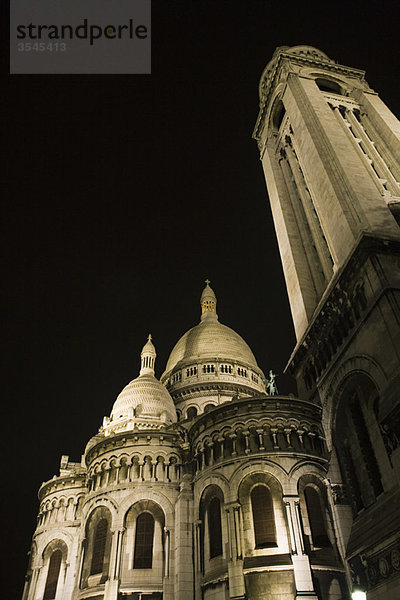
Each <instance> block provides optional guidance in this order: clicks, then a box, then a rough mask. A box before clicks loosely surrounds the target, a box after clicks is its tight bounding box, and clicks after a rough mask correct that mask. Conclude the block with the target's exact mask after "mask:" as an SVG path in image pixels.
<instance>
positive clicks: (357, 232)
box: [253, 46, 400, 600]
mask: <svg viewBox="0 0 400 600" xmlns="http://www.w3.org/2000/svg"><path fill="white" fill-rule="evenodd" d="M259 93H260V111H259V115H258V118H257V122H256V126H255V129H254V134H253V137H254V138H255V139H256V140H257V143H258V147H259V150H260V158H261V161H262V165H263V169H264V173H265V178H266V183H267V189H268V196H269V201H270V204H271V209H272V215H273V219H274V224H275V229H276V234H277V238H278V243H279V248H280V254H281V260H282V264H283V269H284V274H285V280H286V286H287V290H288V295H289V301H290V307H291V312H292V317H293V322H294V327H295V331H296V338H297V344H296V347H295V349H294V351H293V353H292V356H291V357H290V360H289V363H288V366H287V371H289V372H290V373H291V374H293V375H294V376H295V377H296V380H297V383H298V390H299V396H300V397H301V398H303V399H306V400H309V401H311V402H313V403H315V404H319V405H321V406H322V410H323V423H324V429H325V435H326V439H327V445H328V449H329V451H330V464H329V469H328V471H327V479H326V481H327V485H328V487H329V489H330V494H331V515H332V520H333V522H334V524H335V532H336V536H337V540H338V544H339V547H340V549H341V550H340V551H341V556H342V559H343V561H344V564H346V565H347V569H348V578H349V583H350V584H351V585H353V587H354V586H356V587H357V586H358V587H359V588H360V587H361V588H362V589H363V590H364V591H366V592H367V597H368V598H374V600H375V599H377V600H379V599H380V598H383V597H385V600H389V599H390V600H391V599H393V600H394V599H395V597H396V589H397V586H398V585H399V583H400V581H399V580H400V574H399V556H400V542H399V538H398V523H399V522H400V514H399V512H400V511H399V508H398V507H400V488H399V482H400V447H399V439H400V403H399V394H398V389H399V386H400V228H399V224H400V122H399V121H398V120H397V119H396V117H395V116H394V115H393V114H392V113H391V112H390V110H389V109H388V108H387V106H386V105H385V104H384V103H383V102H382V100H381V99H380V98H379V96H378V94H377V93H376V92H375V91H374V90H372V89H371V88H370V87H369V85H368V83H367V82H366V81H365V79H364V72H363V71H360V70H358V69H353V68H350V67H346V66H342V65H339V64H337V63H336V62H334V61H333V60H331V59H330V58H328V56H326V54H324V53H323V52H321V51H320V50H317V49H316V48H312V47H310V46H295V47H292V48H289V47H286V46H284V47H280V48H277V50H276V51H275V53H274V55H273V57H272V60H271V61H270V62H269V63H268V65H267V67H266V69H265V70H264V72H263V74H262V77H261V81H260V86H259ZM395 523H397V524H396V525H395ZM383 583H384V585H383V586H382V584H383Z"/></svg>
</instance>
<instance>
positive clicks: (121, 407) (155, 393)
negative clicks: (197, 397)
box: [111, 374, 177, 423]
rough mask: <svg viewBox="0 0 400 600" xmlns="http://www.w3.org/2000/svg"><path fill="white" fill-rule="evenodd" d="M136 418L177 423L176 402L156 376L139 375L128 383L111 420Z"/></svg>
mask: <svg viewBox="0 0 400 600" xmlns="http://www.w3.org/2000/svg"><path fill="white" fill-rule="evenodd" d="M132 416H134V417H135V418H136V419H138V420H143V419H145V420H146V417H150V418H151V419H156V420H160V419H161V421H162V422H163V423H175V422H176V420H177V419H176V411H175V405H174V402H173V400H172V398H171V396H170V395H169V393H168V391H167V390H166V388H165V387H164V386H163V385H162V384H161V383H160V382H159V381H158V379H156V378H155V377H154V375H150V374H146V375H139V377H137V378H136V379H134V380H133V381H131V382H130V383H128V385H127V386H125V387H124V389H123V390H122V392H121V393H120V394H119V396H118V397H117V399H116V401H115V403H114V406H113V409H112V411H111V419H112V420H115V419H120V418H121V417H132Z"/></svg>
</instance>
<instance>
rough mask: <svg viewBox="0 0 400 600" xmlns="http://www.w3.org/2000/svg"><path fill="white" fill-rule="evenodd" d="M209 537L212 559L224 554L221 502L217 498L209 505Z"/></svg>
mask: <svg viewBox="0 0 400 600" xmlns="http://www.w3.org/2000/svg"><path fill="white" fill-rule="evenodd" d="M208 536H209V540H210V558H214V557H215V556H221V554H222V527H221V502H220V501H219V498H217V497H215V496H214V498H213V499H212V500H211V502H210V504H209V505H208Z"/></svg>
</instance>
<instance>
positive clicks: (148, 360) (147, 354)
mask: <svg viewBox="0 0 400 600" xmlns="http://www.w3.org/2000/svg"><path fill="white" fill-rule="evenodd" d="M151 340H152V337H151V333H149V336H148V338H147V342H146V343H145V345H144V346H143V348H142V352H141V353H140V357H141V368H140V375H154V363H155V361H156V356H157V352H156V349H155V348H154V344H153V342H152V341H151Z"/></svg>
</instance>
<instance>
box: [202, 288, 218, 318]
mask: <svg viewBox="0 0 400 600" xmlns="http://www.w3.org/2000/svg"><path fill="white" fill-rule="evenodd" d="M205 284H206V287H205V288H204V290H203V292H202V294H201V297H200V304H201V318H202V319H204V318H205V317H209V316H211V315H212V316H213V317H215V318H216V317H217V297H216V295H215V294H214V290H213V289H212V288H210V280H209V279H206V281H205Z"/></svg>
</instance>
